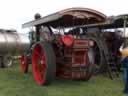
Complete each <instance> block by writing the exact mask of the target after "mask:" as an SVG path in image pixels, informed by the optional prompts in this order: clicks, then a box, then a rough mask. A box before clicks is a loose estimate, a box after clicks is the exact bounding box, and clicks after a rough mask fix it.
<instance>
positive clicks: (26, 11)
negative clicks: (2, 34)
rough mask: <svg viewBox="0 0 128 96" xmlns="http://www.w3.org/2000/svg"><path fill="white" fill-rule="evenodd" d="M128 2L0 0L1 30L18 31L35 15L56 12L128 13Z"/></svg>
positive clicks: (97, 0)
mask: <svg viewBox="0 0 128 96" xmlns="http://www.w3.org/2000/svg"><path fill="white" fill-rule="evenodd" d="M127 6H128V0H0V28H6V29H11V28H13V29H16V30H17V31H18V32H22V28H21V25H22V24H23V23H25V22H28V21H31V20H32V19H33V17H34V14H35V13H40V14H41V15H42V16H45V15H48V14H51V13H54V12H56V11H59V10H62V9H65V8H71V7H85V8H91V9H95V10H97V11H100V12H102V13H104V14H106V15H107V16H110V15H118V14H124V13H125V14H126V13H128V8H127Z"/></svg>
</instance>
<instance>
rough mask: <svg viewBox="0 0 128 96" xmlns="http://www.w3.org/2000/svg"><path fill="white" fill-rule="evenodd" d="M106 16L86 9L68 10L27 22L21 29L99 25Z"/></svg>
mask: <svg viewBox="0 0 128 96" xmlns="http://www.w3.org/2000/svg"><path fill="white" fill-rule="evenodd" d="M106 17H107V16H106V15H104V14H102V13H100V12H98V11H96V10H93V9H88V8H68V9H65V10H62V11H59V12H56V13H54V14H51V15H48V16H45V17H42V18H41V19H38V20H34V21H30V22H27V23H25V24H23V25H22V27H23V28H25V27H31V26H36V25H47V26H52V27H54V28H56V27H71V26H76V25H83V24H84V25H85V24H95V23H101V22H104V21H105V20H106Z"/></svg>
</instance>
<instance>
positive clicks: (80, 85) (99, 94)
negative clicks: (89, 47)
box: [0, 65, 123, 96]
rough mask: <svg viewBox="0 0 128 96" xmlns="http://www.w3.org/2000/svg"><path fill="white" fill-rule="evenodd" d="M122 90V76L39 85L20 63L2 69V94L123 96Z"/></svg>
mask: <svg viewBox="0 0 128 96" xmlns="http://www.w3.org/2000/svg"><path fill="white" fill-rule="evenodd" d="M122 90H123V82H122V78H121V77H120V78H119V79H115V80H110V79H109V78H107V77H104V76H95V77H94V76H93V77H92V78H91V80H89V81H88V82H85V81H70V80H55V81H54V82H53V83H52V84H51V85H49V86H39V85H36V84H35V82H34V80H33V77H32V74H31V72H29V73H28V74H23V73H21V72H20V66H19V65H16V66H13V67H11V68H4V69H0V96H123V93H122Z"/></svg>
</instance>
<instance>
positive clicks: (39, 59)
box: [32, 44, 46, 85]
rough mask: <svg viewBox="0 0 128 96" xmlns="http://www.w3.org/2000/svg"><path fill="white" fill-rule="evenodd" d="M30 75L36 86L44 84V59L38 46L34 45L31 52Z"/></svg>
mask: <svg viewBox="0 0 128 96" xmlns="http://www.w3.org/2000/svg"><path fill="white" fill-rule="evenodd" d="M32 73H33V77H34V79H35V81H36V83H37V84H39V85H41V84H44V83H45V74H46V57H45V54H44V51H43V48H42V46H41V45H40V44H36V46H35V47H34V48H33V52H32Z"/></svg>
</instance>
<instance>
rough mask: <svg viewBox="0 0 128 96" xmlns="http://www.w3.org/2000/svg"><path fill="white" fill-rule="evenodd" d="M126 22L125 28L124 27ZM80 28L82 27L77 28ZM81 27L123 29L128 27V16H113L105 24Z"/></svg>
mask: <svg viewBox="0 0 128 96" xmlns="http://www.w3.org/2000/svg"><path fill="white" fill-rule="evenodd" d="M124 22H125V26H124ZM77 27H80V26H77ZM81 27H87V28H91V27H99V28H103V29H113V28H123V27H128V14H122V15H118V16H111V17H108V18H107V20H106V21H105V22H103V23H97V24H88V25H84V26H81Z"/></svg>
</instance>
